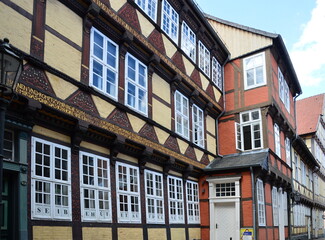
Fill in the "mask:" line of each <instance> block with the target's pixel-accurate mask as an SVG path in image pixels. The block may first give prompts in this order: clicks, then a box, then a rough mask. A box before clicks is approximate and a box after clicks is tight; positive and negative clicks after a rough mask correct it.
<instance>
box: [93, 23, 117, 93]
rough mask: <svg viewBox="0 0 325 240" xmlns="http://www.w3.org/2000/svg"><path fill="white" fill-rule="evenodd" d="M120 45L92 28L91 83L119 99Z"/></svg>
mask: <svg viewBox="0 0 325 240" xmlns="http://www.w3.org/2000/svg"><path fill="white" fill-rule="evenodd" d="M117 56H118V45H117V44H115V43H114V42H113V41H112V40H110V39H109V38H108V37H106V36H105V35H103V34H102V33H101V32H99V31H98V30H97V29H95V28H92V30H91V40H90V71H89V75H90V81H89V82H90V85H91V86H93V87H94V88H95V89H97V90H99V91H101V92H103V93H104V94H105V95H108V96H110V97H112V98H113V99H117V87H118V84H117V78H118V58H117Z"/></svg>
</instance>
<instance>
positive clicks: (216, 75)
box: [212, 57, 223, 90]
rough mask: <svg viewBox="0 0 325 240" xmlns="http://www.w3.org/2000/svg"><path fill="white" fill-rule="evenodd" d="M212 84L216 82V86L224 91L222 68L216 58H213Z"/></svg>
mask: <svg viewBox="0 0 325 240" xmlns="http://www.w3.org/2000/svg"><path fill="white" fill-rule="evenodd" d="M212 82H214V84H215V85H216V86H217V87H218V88H219V89H220V90H222V86H223V78H222V67H221V64H220V63H219V62H218V60H217V59H216V58H215V57H213V58H212Z"/></svg>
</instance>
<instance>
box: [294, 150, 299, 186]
mask: <svg viewBox="0 0 325 240" xmlns="http://www.w3.org/2000/svg"><path fill="white" fill-rule="evenodd" d="M294 158H295V177H294V178H295V179H296V180H297V181H298V182H299V167H298V154H297V153H296V152H294Z"/></svg>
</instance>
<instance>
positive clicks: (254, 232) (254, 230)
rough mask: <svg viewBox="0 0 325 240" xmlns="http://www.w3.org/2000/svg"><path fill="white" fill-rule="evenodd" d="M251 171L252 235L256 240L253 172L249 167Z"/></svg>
mask: <svg viewBox="0 0 325 240" xmlns="http://www.w3.org/2000/svg"><path fill="white" fill-rule="evenodd" d="M249 169H250V171H251V180H252V202H253V234H254V239H256V204H255V182H254V171H253V168H252V167H249Z"/></svg>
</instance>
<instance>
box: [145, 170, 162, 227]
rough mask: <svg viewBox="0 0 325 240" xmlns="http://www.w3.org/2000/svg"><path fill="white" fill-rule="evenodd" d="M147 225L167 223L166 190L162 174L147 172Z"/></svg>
mask: <svg viewBox="0 0 325 240" xmlns="http://www.w3.org/2000/svg"><path fill="white" fill-rule="evenodd" d="M144 174H145V188H146V207H147V223H152V224H153V223H157V224H159V223H165V213H164V188H163V176H162V174H161V173H157V172H153V171H149V170H145V172H144Z"/></svg>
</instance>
